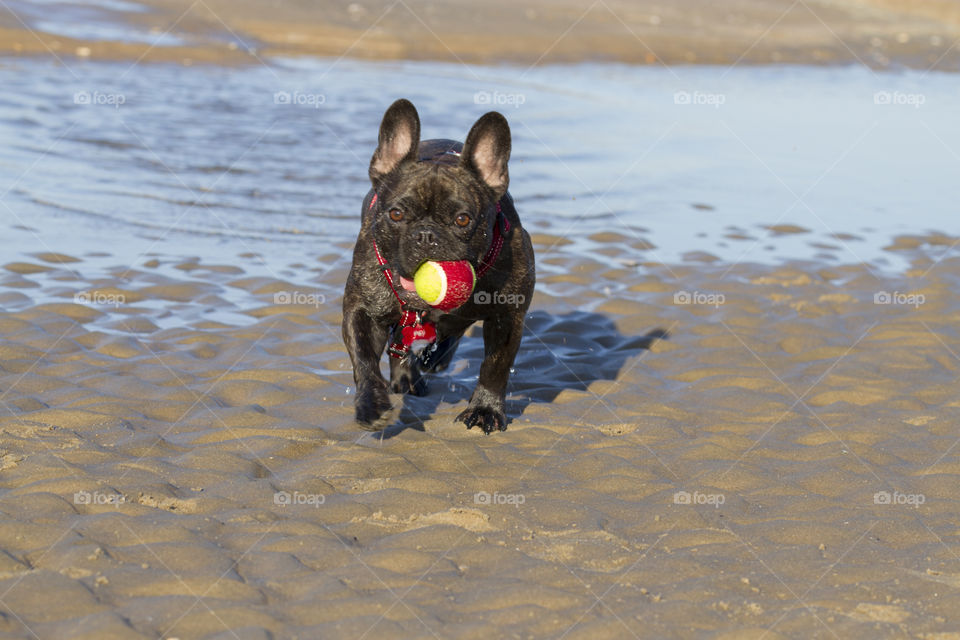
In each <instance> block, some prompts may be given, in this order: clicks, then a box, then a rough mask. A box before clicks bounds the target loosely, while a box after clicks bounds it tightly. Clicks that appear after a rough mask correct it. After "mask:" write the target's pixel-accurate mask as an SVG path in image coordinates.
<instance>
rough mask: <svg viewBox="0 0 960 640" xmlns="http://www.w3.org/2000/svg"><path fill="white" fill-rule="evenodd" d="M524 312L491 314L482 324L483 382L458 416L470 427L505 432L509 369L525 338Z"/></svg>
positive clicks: (481, 375)
mask: <svg viewBox="0 0 960 640" xmlns="http://www.w3.org/2000/svg"><path fill="white" fill-rule="evenodd" d="M523 317H524V310H516V309H513V310H511V311H510V312H504V313H495V314H491V315H490V317H488V318H486V319H484V321H483V350H484V358H483V363H482V364H481V365H480V379H479V380H478V381H477V386H476V388H475V389H474V390H473V395H471V396H470V404H469V405H468V406H467V408H466V409H465V410H464V411H463V412H462V413H461V414H460V415H459V416H457V420H459V421H460V422H462V423H464V424H465V425H467V428H468V429H470V428H472V427H475V426H478V427H480V428H481V429H483V432H484V433H487V434H489V433H491V432H493V431H494V430H500V431H506V429H507V416H506V412H505V410H504V403H505V399H506V393H507V380H508V379H509V377H510V368H511V367H512V366H513V360H514V358H515V357H516V355H517V350H518V349H519V348H520V339H521V338H522V337H523Z"/></svg>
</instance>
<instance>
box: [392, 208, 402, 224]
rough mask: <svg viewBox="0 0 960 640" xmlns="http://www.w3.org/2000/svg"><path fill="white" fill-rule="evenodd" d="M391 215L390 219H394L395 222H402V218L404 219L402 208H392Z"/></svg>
mask: <svg viewBox="0 0 960 640" xmlns="http://www.w3.org/2000/svg"><path fill="white" fill-rule="evenodd" d="M389 215H390V219H391V220H393V221H394V222H400V221H401V220H403V211H400V209H390V214H389Z"/></svg>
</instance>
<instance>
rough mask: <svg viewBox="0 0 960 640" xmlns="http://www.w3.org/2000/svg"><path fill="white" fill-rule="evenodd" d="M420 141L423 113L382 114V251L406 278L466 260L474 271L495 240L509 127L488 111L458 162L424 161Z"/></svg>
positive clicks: (377, 220)
mask: <svg viewBox="0 0 960 640" xmlns="http://www.w3.org/2000/svg"><path fill="white" fill-rule="evenodd" d="M419 143H420V118H419V116H418V115H417V110H416V109H415V108H414V106H413V105H412V104H411V103H410V102H409V101H407V100H403V99H401V100H397V101H396V102H394V103H393V104H392V105H391V106H390V108H389V109H387V112H386V113H385V114H384V115H383V122H382V123H381V124H380V137H379V143H378V145H377V150H376V152H374V154H373V158H372V159H371V160H370V181H371V182H372V183H373V188H374V190H375V191H376V193H377V203H376V205H375V211H374V212H373V213H374V221H373V233H374V239H375V240H376V242H377V246H378V248H379V249H380V252H381V254H382V255H383V256H384V257H385V258H386V260H387V261H388V262H389V263H390V266H391V267H392V268H394V269H396V270H397V271H398V273H399V274H400V276H401V277H402V278H405V279H412V278H413V274H414V273H415V272H416V270H417V268H418V267H419V266H420V265H421V264H422V263H423V262H425V261H427V260H437V261H444V260H468V261H469V262H471V263H472V264H473V266H474V268H476V267H477V266H478V265H479V263H480V260H481V259H482V257H483V255H484V254H485V253H486V251H487V249H488V248H489V246H490V242H491V239H492V237H493V225H494V223H495V222H496V217H497V214H496V207H495V204H496V202H497V201H498V200H499V199H500V198H501V197H502V196H503V194H504V193H506V191H507V185H508V182H509V176H508V173H507V162H508V160H509V159H510V126H509V125H508V124H507V120H506V118H504V117H503V116H502V115H500V114H499V113H497V112H495V111H491V112H490V113H487V114H486V115H484V116H483V117H481V118H480V119H479V120H477V122H476V123H475V124H474V125H473V127H472V128H471V129H470V133H469V134H467V140H466V142H465V143H464V145H463V150H462V152H461V153H460V157H459V159H457V158H456V157H455V156H451V159H453V160H454V162H434V161H429V160H427V161H420V160H419V157H420V156H419V153H418V146H419Z"/></svg>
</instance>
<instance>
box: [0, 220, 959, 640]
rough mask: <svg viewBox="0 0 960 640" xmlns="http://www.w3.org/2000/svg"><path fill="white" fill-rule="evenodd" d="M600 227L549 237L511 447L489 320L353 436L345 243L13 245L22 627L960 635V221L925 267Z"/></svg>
mask: <svg viewBox="0 0 960 640" xmlns="http://www.w3.org/2000/svg"><path fill="white" fill-rule="evenodd" d="M594 240H595V241H596V242H597V243H599V245H600V247H601V248H600V249H599V250H598V251H597V252H596V253H595V254H594V255H593V257H589V256H587V257H585V256H582V255H572V254H570V253H568V252H567V251H566V248H565V245H564V244H563V243H562V242H561V241H560V237H559V236H549V235H544V234H542V233H538V234H535V242H536V248H537V251H538V257H539V267H540V268H539V278H538V291H537V294H536V298H535V300H534V302H533V311H532V313H531V314H530V316H529V319H528V323H527V335H526V337H525V339H524V345H523V347H522V349H521V355H520V357H519V360H518V363H517V366H516V372H515V374H514V376H513V378H512V382H511V385H510V395H509V399H508V402H509V415H510V417H511V418H512V422H511V423H510V426H509V430H508V431H506V432H505V433H500V434H496V435H493V436H489V437H485V436H483V435H481V434H480V433H478V432H477V431H476V430H474V431H472V432H468V431H466V430H465V429H464V428H463V426H462V425H459V424H454V423H453V418H454V416H456V415H457V413H458V411H459V410H461V409H462V407H463V406H464V405H465V402H466V398H467V397H468V395H469V392H470V390H471V388H472V384H473V379H474V377H475V375H476V372H477V369H478V366H479V358H480V356H481V353H482V345H481V340H480V338H479V337H478V336H477V334H476V331H475V332H474V333H473V334H471V335H472V337H471V338H469V339H468V340H467V341H466V342H465V344H464V345H463V346H462V349H461V351H460V353H458V356H457V360H456V362H455V364H454V366H453V371H452V373H451V374H444V375H439V376H434V377H432V378H431V380H430V384H431V388H432V392H431V394H430V395H429V396H427V397H425V398H413V399H408V400H407V402H406V403H405V408H404V409H403V410H398V412H397V418H396V424H395V426H394V427H393V428H391V429H390V430H389V431H388V432H386V434H384V435H383V436H378V435H376V434H369V433H365V432H362V431H360V430H358V429H357V428H356V427H355V426H354V425H353V424H352V422H351V415H352V407H351V404H352V395H351V390H352V389H351V387H352V380H351V376H350V372H349V371H350V370H349V361H348V358H347V356H346V353H345V351H344V348H343V346H342V343H341V341H340V339H339V321H340V311H339V292H340V291H341V288H342V283H343V279H344V277H345V273H346V271H345V270H346V268H347V266H346V258H345V257H344V255H342V254H341V252H340V249H341V248H339V247H337V248H332V249H331V250H330V252H329V253H327V254H321V255H317V256H315V257H313V258H311V261H310V262H305V263H302V264H294V265H291V267H290V268H289V269H287V270H286V271H284V275H283V278H266V277H261V276H251V275H249V274H248V271H252V269H251V268H250V267H251V265H253V264H254V263H255V256H238V257H237V259H236V260H235V261H233V263H232V264H206V263H205V262H204V261H203V260H201V259H199V258H194V259H171V258H166V257H163V256H153V257H146V258H144V259H143V260H142V261H140V262H138V264H136V265H135V266H134V267H133V268H132V269H129V270H128V269H127V268H126V266H125V265H118V266H117V267H116V268H102V267H101V266H97V265H100V264H103V262H104V260H106V261H107V262H109V258H104V257H103V256H100V257H97V258H93V257H86V256H77V257H73V256H67V255H63V254H49V253H48V254H36V255H31V256H27V257H25V258H23V259H20V260H18V261H16V262H12V263H8V264H6V265H5V266H4V268H3V271H2V275H0V303H2V304H3V305H4V308H5V309H6V311H5V312H4V313H2V314H0V403H2V404H0V406H2V408H3V417H2V419H0V432H2V434H3V438H2V451H0V469H2V471H0V486H2V491H0V512H2V513H3V514H4V518H3V523H2V524H0V631H2V632H3V634H4V637H11V638H33V637H41V638H98V639H111V638H117V639H120V638H123V639H127V638H158V637H162V638H243V639H246V638H297V637H298V638H319V637H322V638H371V637H376V638H410V637H423V638H426V637H438V638H450V637H460V638H480V637H483V638H487V637H489V636H490V632H491V630H492V629H496V630H497V631H496V633H497V635H498V636H499V637H518V638H519V637H524V638H525V637H567V638H623V637H640V638H690V637H711V638H761V637H763V638H788V637H793V638H827V637H872V638H887V637H889V638H895V637H896V638H902V637H912V638H938V639H946V638H957V637H960V626H958V625H960V623H958V621H957V619H956V615H955V612H956V610H957V607H958V605H960V591H955V589H956V588H957V585H958V584H960V562H958V558H957V554H956V550H955V545H956V541H957V525H956V517H955V516H956V509H957V500H956V496H955V488H956V486H957V483H958V481H960V466H958V463H957V450H958V449H957V442H958V441H957V433H956V428H955V427H956V422H957V411H958V409H957V407H958V401H957V389H956V379H957V372H958V369H960V358H958V354H960V337H958V335H957V332H956V328H955V326H954V323H953V318H954V317H955V316H956V313H957V311H958V309H957V306H958V305H957V299H956V296H955V295H953V292H954V291H955V290H956V288H957V286H958V281H960V260H958V259H957V258H956V257H947V258H945V259H943V260H942V261H938V258H939V257H941V256H943V255H945V253H944V251H945V250H946V249H947V248H948V247H950V246H952V245H953V244H954V243H955V242H956V241H957V239H956V238H950V237H945V236H926V237H903V238H900V239H899V240H897V241H896V242H894V243H893V244H892V245H891V246H890V247H889V250H890V251H891V252H894V253H897V254H899V255H901V256H903V257H905V258H907V259H908V260H910V262H911V264H912V266H911V268H910V269H909V270H907V271H906V272H905V273H902V274H898V275H893V274H881V273H878V272H876V271H874V270H871V268H869V267H867V266H864V265H852V266H837V265H833V266H829V267H827V266H823V265H818V264H816V263H792V264H787V265H783V266H759V265H749V264H743V265H736V266H730V265H726V264H722V263H719V262H716V261H713V262H711V261H709V260H707V259H706V258H707V257H704V261H701V262H700V263H697V262H696V261H692V262H690V263H687V264H683V265H664V264H659V263H656V262H650V261H649V256H650V251H649V248H650V243H649V242H648V239H646V238H643V237H641V236H634V235H632V234H630V235H621V234H615V233H610V234H600V235H597V236H596V237H595V238H594ZM342 249H343V250H344V253H345V252H346V249H347V247H346V246H344V247H343V248H342ZM283 292H289V293H291V294H292V293H293V292H297V294H298V295H299V297H298V298H297V299H299V300H300V301H302V302H304V303H305V304H299V305H298V304H294V305H289V304H278V303H277V301H282V300H283V298H282V296H281V297H279V298H278V297H276V295H277V294H278V293H281V294H282V293H283ZM884 292H886V293H888V294H889V301H890V302H891V303H890V304H877V303H876V302H880V303H883V302H884V300H886V298H883V297H882V294H883V293H884ZM77 295H80V296H81V297H75V296H77ZM878 295H879V296H881V297H880V298H876V299H875V296H878ZM238 296H239V297H238ZM910 296H912V297H910ZM921 296H922V298H921ZM294 297H296V296H294ZM51 300H54V301H53V302H51ZM57 300H59V301H57ZM225 308H228V309H229V310H230V311H231V312H232V313H238V314H241V315H242V316H244V317H247V318H248V321H247V322H245V323H230V324H227V323H223V322H220V321H217V320H216V318H217V317H219V316H218V313H219V312H221V311H223V310H224V309H225ZM171 318H173V319H175V320H176V322H175V323H172V325H171V324H170V322H169V321H170V319H171ZM397 400H399V398H398V399H397ZM482 492H485V493H482ZM682 492H686V493H682ZM478 494H479V495H478ZM884 496H886V497H884ZM888 502H889V504H888ZM52 603H56V604H55V605H54V604H52ZM34 634H35V635H34Z"/></svg>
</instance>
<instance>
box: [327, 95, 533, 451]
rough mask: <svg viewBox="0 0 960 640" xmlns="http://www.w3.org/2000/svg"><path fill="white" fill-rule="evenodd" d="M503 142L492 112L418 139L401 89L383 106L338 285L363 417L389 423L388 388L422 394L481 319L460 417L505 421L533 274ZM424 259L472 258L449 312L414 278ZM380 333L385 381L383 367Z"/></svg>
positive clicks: (363, 421)
mask: <svg viewBox="0 0 960 640" xmlns="http://www.w3.org/2000/svg"><path fill="white" fill-rule="evenodd" d="M510 147H511V139H510V125H509V124H508V123H507V120H506V118H504V117H503V116H502V115H501V114H499V113H497V112H495V111H491V112H489V113H487V114H485V115H483V116H482V117H481V118H480V119H479V120H477V121H476V123H474V125H473V127H472V128H471V129H470V132H469V133H468V134H467V138H466V141H465V142H464V143H462V144H461V143H459V142H456V141H453V140H424V141H420V117H419V115H418V114H417V110H416V108H415V107H414V106H413V104H411V103H410V102H409V101H407V100H404V99H400V100H397V101H396V102H394V103H393V104H392V105H391V106H390V108H388V109H387V111H386V113H384V116H383V121H382V122H381V124H380V132H379V137H378V144H377V149H376V151H375V152H374V154H373V158H372V159H371V160H370V167H369V175H370V182H371V183H372V185H373V186H372V189H370V191H369V192H368V193H367V195H366V197H365V198H364V200H363V207H362V214H361V215H362V219H361V226H360V234H359V236H358V237H357V243H356V246H355V247H354V250H353V264H352V266H351V269H350V274H349V276H348V277H347V283H346V288H345V290H344V295H343V327H342V329H343V341H344V344H345V345H346V347H347V351H348V352H349V353H350V360H351V362H352V364H353V379H354V382H355V383H356V396H355V417H356V421H357V423H358V424H359V425H360V426H361V427H362V428H364V429H367V430H371V431H379V430H381V429H383V428H384V427H386V426H387V425H386V424H385V421H386V419H387V418H386V416H387V414H388V412H389V411H390V410H391V408H392V406H391V402H390V398H389V393H390V392H393V393H410V394H413V395H417V396H422V395H424V394H426V392H427V386H426V381H425V380H424V377H423V374H424V373H428V372H429V373H434V372H439V371H442V370H444V369H446V368H447V366H448V365H449V364H450V362H451V360H452V359H453V356H454V353H455V352H456V349H457V345H458V344H459V342H460V339H461V337H462V336H463V333H464V331H466V330H467V329H468V328H469V327H470V326H471V325H472V324H473V323H474V322H477V321H478V320H482V321H483V343H484V359H483V362H482V364H481V365H480V375H479V379H478V381H477V385H476V388H475V389H474V391H473V394H472V395H471V397H470V402H469V404H468V406H467V408H466V409H465V410H464V411H463V412H462V413H460V414H459V415H458V416H457V418H456V419H457V420H459V421H460V422H463V423H464V424H465V425H466V426H467V428H468V429H470V428H472V427H475V426H476V427H479V428H480V429H481V430H483V432H484V433H485V434H488V435H489V434H490V433H492V432H493V431H495V430H499V431H505V430H506V428H507V418H506V414H505V408H504V404H505V395H506V388H507V379H508V378H509V376H510V369H511V367H512V366H513V361H514V358H515V357H516V355H517V350H518V349H519V347H520V340H521V337H522V334H523V326H524V317H525V315H526V312H527V308H528V307H529V306H530V301H531V299H532V298H533V288H534V283H535V280H536V274H535V266H534V255H533V245H532V244H531V242H530V236H529V234H528V233H527V232H526V230H524V229H523V227H522V226H521V224H520V218H519V216H518V215H517V210H516V208H515V207H514V204H513V198H512V197H511V196H510V194H509V193H508V192H507V186H508V184H509V173H508V171H507V163H508V161H509V159H510ZM428 260H434V261H438V262H439V261H459V260H466V261H468V262H469V263H470V264H471V265H472V266H473V269H474V271H475V273H476V276H477V280H476V285H475V288H474V292H475V293H474V294H473V295H472V296H471V297H470V299H469V300H467V301H466V303H464V304H463V305H462V306H460V307H458V308H456V309H453V310H452V311H449V312H444V311H441V310H439V309H436V308H432V307H430V306H429V305H428V304H427V303H426V302H424V301H423V300H422V299H421V298H420V296H418V295H417V293H416V290H415V287H414V283H413V278H414V274H415V273H416V271H417V269H418V268H419V267H420V265H422V264H423V263H424V262H426V261H428ZM388 341H389V343H390V347H389V348H388V352H389V355H390V357H389V360H390V383H389V384H387V381H386V380H385V379H384V377H383V374H382V373H381V371H380V359H381V356H382V354H383V351H384V347H386V346H387V344H388ZM422 344H427V346H425V347H424V348H423V349H422V350H420V351H419V352H417V349H416V348H417V347H418V346H419V345H422Z"/></svg>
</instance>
